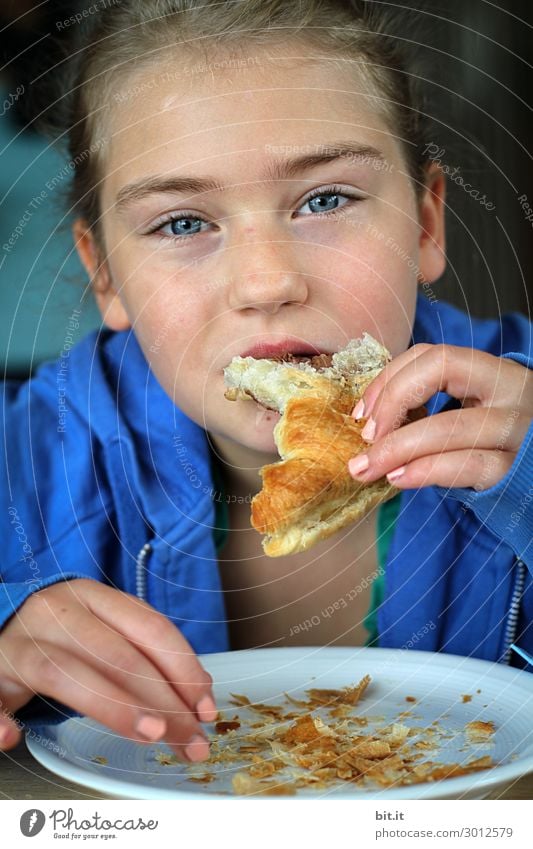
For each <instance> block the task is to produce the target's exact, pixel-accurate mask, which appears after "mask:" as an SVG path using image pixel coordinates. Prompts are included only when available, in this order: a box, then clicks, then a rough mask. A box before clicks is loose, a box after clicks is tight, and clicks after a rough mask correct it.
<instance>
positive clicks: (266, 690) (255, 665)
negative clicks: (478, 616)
mask: <svg viewBox="0 0 533 849" xmlns="http://www.w3.org/2000/svg"><path fill="white" fill-rule="evenodd" d="M202 663H203V665H204V666H205V668H206V669H207V670H208V671H209V672H210V673H211V674H212V676H213V678H214V680H215V685H214V691H215V696H216V698H217V705H218V707H219V709H222V710H223V709H225V708H229V707H230V705H229V702H228V699H229V698H230V696H229V693H231V692H233V693H243V694H245V695H247V696H248V697H249V698H250V699H251V700H252V701H260V702H271V703H272V704H283V702H284V695H283V694H284V692H287V693H289V694H290V695H291V696H293V697H295V698H305V696H304V690H305V689H307V688H309V687H328V688H337V687H345V686H347V685H353V684H356V683H357V682H358V681H359V680H360V679H361V678H362V677H363V675H365V674H367V673H369V674H370V675H371V677H372V684H371V686H370V687H369V688H368V690H367V691H366V693H365V696H364V698H363V699H362V701H361V702H360V703H359V705H358V708H359V709H360V710H359V711H358V712H359V713H361V714H362V715H365V714H367V715H374V716H375V715H380V716H382V717H384V718H385V720H386V721H392V720H393V719H397V716H398V713H399V712H400V711H405V710H409V709H410V710H412V711H413V715H412V716H410V717H406V718H405V719H402V720H401V722H403V723H405V724H406V725H416V726H424V727H427V726H429V725H431V723H432V722H433V721H434V720H439V721H440V724H441V726H442V727H443V728H445V729H446V730H447V731H448V730H450V731H456V732H457V734H455V735H453V737H452V738H451V739H447V740H444V741H443V743H442V746H441V748H440V749H439V752H438V753H436V752H435V751H428V753H427V755H428V759H431V760H435V761H442V762H444V763H451V762H463V761H465V760H470V759H472V758H474V757H478V756H479V757H481V756H482V755H485V754H490V755H491V756H492V758H493V760H494V762H495V763H497V764H498V766H497V767H495V768H492V769H489V770H484V771H483V772H478V773H473V774H470V775H466V776H461V777H459V778H451V779H446V780H443V781H437V782H432V783H427V784H416V785H411V786H407V787H398V788H389V789H384V790H382V791H372V792H369V791H365V790H361V789H359V788H357V787H348V789H347V785H346V784H343V785H341V787H340V789H338V790H337V789H335V790H331V789H328V791H327V793H324V791H322V792H320V791H316V790H312V789H307V788H306V789H305V790H300V791H298V795H297V796H296V797H294V796H292V797H287V798H288V799H292V800H294V799H295V798H296V799H297V798H307V799H309V798H310V797H311V798H315V799H316V798H319V797H324V796H326V795H327V796H328V797H334V798H336V799H340V798H352V799H353V798H357V797H358V798H365V799H383V800H386V799H421V798H423V799H448V798H470V799H479V798H483V797H484V796H486V795H487V794H489V793H491V792H493V791H495V790H500V789H502V788H503V787H505V786H507V785H509V784H511V783H512V782H513V781H515V780H517V779H518V778H520V777H521V776H522V775H524V774H525V773H527V772H530V771H533V723H532V717H533V675H532V674H531V673H529V672H524V671H521V670H517V669H513V668H509V667H507V666H502V665H501V664H497V663H490V662H488V661H483V660H472V659H469V658H464V657H459V656H456V655H446V654H433V653H431V652H420V651H407V650H405V649H404V650H402V649H378V648H370V649H369V648H353V649H352V648H335V647H331V648H327V647H318V648H314V647H309V648H307V647H306V648H285V649H283V648H278V649H255V650H249V651H239V652H228V653H223V654H210V655H204V656H203V657H202ZM477 690H480V691H481V692H480V693H477V692H476V691H477ZM463 694H470V695H472V700H471V701H470V702H466V703H464V702H463V700H462V695H463ZM407 695H409V696H414V697H415V698H416V700H417V701H416V703H412V704H410V703H407V702H406V701H405V697H406V696H407ZM235 710H238V712H239V714H240V715H241V716H243V715H244V714H245V713H246V710H245V709H241V708H238V709H235ZM472 720H484V721H489V720H491V721H493V722H494V723H495V726H496V733H495V734H494V736H493V743H492V744H488V745H486V744H476V745H470V746H469V747H468V750H467V751H465V750H464V747H465V737H464V734H463V733H462V729H463V728H464V725H465V723H467V722H470V721H472ZM41 735H43V736H45V737H46V740H44V739H43V741H42V742H36V741H35V738H32V737H28V738H27V739H26V745H27V746H28V748H29V750H30V752H31V753H32V755H33V756H34V757H35V758H36V759H37V760H38V761H39V762H40V763H41V764H43V766H45V767H47V768H48V769H50V770H51V771H52V772H55V773H57V775H60V776H62V777H63V778H66V779H69V780H70V781H75V782H77V783H79V784H82V785H84V786H86V787H91V788H93V789H94V790H98V791H100V792H101V793H106V794H108V795H110V796H113V797H115V798H125V799H176V798H187V799H191V798H204V799H206V798H217V797H218V798H220V797H221V796H223V798H226V799H228V798H236V797H234V796H231V797H230V796H228V794H229V793H231V778H232V776H233V775H234V773H235V772H236V771H238V770H239V769H242V767H237V766H234V765H232V766H231V768H228V767H226V768H225V769H222V767H221V766H219V767H217V768H218V769H220V770H221V771H220V777H218V776H217V779H216V780H215V781H213V782H211V783H210V784H198V783H195V782H191V781H189V780H188V778H187V775H188V773H187V771H186V769H184V767H182V766H181V765H179V764H172V765H170V766H162V765H160V764H159V762H158V761H157V760H156V757H155V756H156V754H157V753H158V752H164V753H169V752H170V750H169V749H168V748H167V747H166V746H165V745H159V744H156V745H154V746H143V745H139V744H137V743H134V742H132V741H131V740H128V739H125V738H122V737H118V736H117V735H116V734H114V733H113V732H111V731H110V730H109V729H107V728H105V727H103V726H101V725H99V724H98V723H96V722H94V721H92V720H90V719H87V718H81V719H76V718H74V719H69V720H67V721H66V722H63V723H61V724H60V725H55V726H47V727H46V729H42V730H41ZM51 742H52V743H55V744H57V746H58V747H59V749H60V750H64V752H66V754H64V753H63V752H61V753H60V754H56V753H54V752H53V751H51V750H50V745H51ZM461 749H463V751H461ZM95 756H101V757H103V758H105V759H106V763H105V764H98V763H95V762H94V761H93V760H92V759H93V758H94V757H95ZM197 767H198V770H197V771H198V772H203V771H205V770H204V766H203V765H202V764H198V765H197ZM195 769H196V768H195ZM239 798H240V797H239Z"/></svg>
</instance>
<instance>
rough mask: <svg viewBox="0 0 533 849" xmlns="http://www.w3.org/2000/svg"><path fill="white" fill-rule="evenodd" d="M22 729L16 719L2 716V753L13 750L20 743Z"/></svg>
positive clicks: (0, 729)
mask: <svg viewBox="0 0 533 849" xmlns="http://www.w3.org/2000/svg"><path fill="white" fill-rule="evenodd" d="M20 737H21V734H20V729H19V726H18V725H17V723H16V721H15V719H14V717H12V716H9V715H8V714H5V713H2V714H0V751H6V750H7V749H12V748H13V747H14V746H16V745H17V744H18V743H20Z"/></svg>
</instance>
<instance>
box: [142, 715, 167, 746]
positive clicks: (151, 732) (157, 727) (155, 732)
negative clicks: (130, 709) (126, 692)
mask: <svg viewBox="0 0 533 849" xmlns="http://www.w3.org/2000/svg"><path fill="white" fill-rule="evenodd" d="M166 727H167V724H166V722H165V720H164V719H162V718H161V717H159V716H148V714H144V716H141V717H140V718H139V719H138V720H137V724H136V726H135V730H136V731H137V733H138V734H140V735H141V737H144V738H145V740H150V742H151V743H155V742H156V741H157V740H161V738H162V736H163V734H164V733H165V730H166Z"/></svg>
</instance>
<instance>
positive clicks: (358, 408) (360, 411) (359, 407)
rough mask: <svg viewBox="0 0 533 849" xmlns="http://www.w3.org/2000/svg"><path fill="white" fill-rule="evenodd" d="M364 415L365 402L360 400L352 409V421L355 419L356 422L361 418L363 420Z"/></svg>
mask: <svg viewBox="0 0 533 849" xmlns="http://www.w3.org/2000/svg"><path fill="white" fill-rule="evenodd" d="M364 414H365V402H364V401H363V399H362V398H361V399H360V400H359V401H358V402H357V404H356V405H355V407H354V408H353V411H352V416H353V417H354V419H355V420H356V421H359V419H362V418H363V416H364Z"/></svg>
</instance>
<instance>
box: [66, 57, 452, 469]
mask: <svg viewBox="0 0 533 849" xmlns="http://www.w3.org/2000/svg"><path fill="white" fill-rule="evenodd" d="M287 52H293V53H295V54H296V55H298V56H299V54H301V53H303V51H302V50H301V49H299V50H297V51H287ZM271 55H272V54H271ZM372 95H375V91H372V90H369V88H368V86H365V83H364V82H363V79H362V78H361V77H360V76H359V74H358V72H357V71H356V70H354V66H353V65H352V66H351V65H350V63H345V64H344V66H343V67H339V66H335V64H334V63H332V62H328V61H327V60H326V59H318V60H317V59H315V58H314V57H313V56H312V55H311V54H309V55H308V58H307V57H303V58H298V59H295V60H292V61H287V60H283V59H274V58H270V59H269V58H268V57H267V54H266V51H263V52H260V51H258V50H254V55H253V56H248V57H246V58H240V59H226V60H225V61H224V60H222V61H220V62H218V63H213V66H212V67H209V68H205V67H204V68H202V67H201V66H200V65H193V64H191V65H184V64H183V63H177V62H176V63H175V64H172V65H169V66H165V67H159V68H157V69H155V70H150V69H146V68H144V70H141V71H140V72H139V73H138V74H137V75H136V76H134V77H130V78H129V79H128V81H127V83H124V84H123V85H122V87H121V88H119V89H117V91H116V92H115V95H114V103H113V107H112V122H111V127H110V141H109V144H108V147H107V150H106V154H105V171H106V176H105V179H104V183H103V189H102V210H103V219H102V232H103V237H104V242H105V255H106V263H105V265H104V268H103V269H102V270H101V271H100V272H99V275H98V280H97V283H96V293H97V300H98V303H99V306H100V309H101V311H102V315H103V317H104V319H105V320H106V322H107V323H108V324H109V325H110V326H111V327H113V328H115V329H123V328H126V327H128V326H130V325H131V326H132V327H133V329H134V331H135V333H136V335H137V337H138V340H139V342H140V345H141V347H142V349H143V351H144V354H145V356H146V358H147V360H148V361H149V362H150V364H151V367H152V369H153V371H154V373H155V375H156V377H157V378H158V380H159V382H160V383H161V385H162V386H163V388H164V389H165V391H166V392H167V393H168V394H169V395H170V397H171V398H173V400H174V402H175V403H176V405H177V406H178V407H179V408H180V409H182V410H183V411H184V412H185V413H186V414H187V415H188V416H189V417H190V418H192V419H193V420H194V421H196V422H197V423H198V424H200V425H201V426H202V427H204V428H205V429H206V430H208V431H210V432H212V433H214V434H218V435H220V436H221V437H222V438H224V437H225V438H229V439H230V440H235V441H236V442H238V443H240V444H241V445H244V446H247V447H248V448H251V449H255V450H258V451H261V452H267V453H274V452H275V450H276V449H275V445H274V441H273V437H272V430H273V425H274V424H275V422H276V421H277V419H278V416H277V415H276V414H265V413H263V414H258V409H257V407H256V405H255V404H253V403H250V402H246V401H239V402H230V401H227V400H226V399H225V398H224V380H223V368H224V366H226V365H227V364H228V363H229V361H230V360H231V358H232V357H234V356H236V355H242V354H245V353H247V352H250V350H251V349H252V350H253V349H254V348H255V351H253V353H255V355H256V356H261V355H263V356H265V355H268V354H269V353H272V352H273V351H274V350H275V349H277V348H278V347H279V349H280V350H281V351H286V350H291V351H293V352H295V353H298V352H300V353H302V352H305V351H306V350H307V351H309V350H316V351H326V352H334V351H337V350H338V349H339V348H341V347H343V346H344V345H345V344H346V342H347V341H348V340H349V339H351V338H354V337H357V336H360V335H361V334H362V333H363V331H368V332H369V333H371V334H372V335H373V336H375V337H376V338H377V339H379V340H380V341H382V342H383V343H384V344H385V345H386V346H387V347H388V348H389V350H390V351H391V352H392V354H393V355H396V354H398V353H400V352H401V351H403V350H405V348H406V347H407V346H408V344H409V339H410V333H411V328H412V324H413V317H414V311H415V299H416V289H417V279H422V278H423V279H425V280H433V279H435V278H436V277H437V276H439V275H440V273H441V272H442V270H443V265H444V260H443V259H442V251H441V249H440V247H439V245H438V243H439V242H440V243H441V247H442V240H441V232H442V220H441V219H442V208H441V207H442V203H441V201H440V200H439V192H435V188H434V193H432V194H430V193H429V192H428V193H427V196H426V198H425V199H424V200H423V201H422V204H421V206H417V203H416V199H415V193H414V188H413V185H412V182H411V180H410V178H409V176H408V175H407V173H406V163H405V160H404V157H403V154H402V149H401V147H400V144H399V142H398V141H397V140H396V139H395V137H394V135H392V134H391V132H390V130H389V129H388V127H387V125H386V122H385V121H384V119H383V117H381V115H380V113H379V111H378V110H377V109H376V100H375V98H374V97H373V96H372ZM80 235H81V229H79V230H78V237H79V236H80ZM90 241H91V236H90V235H89V234H86V235H85V236H84V237H82V238H81V239H80V243H79V244H80V253H81V255H82V258H83V259H84V261H85V262H86V264H87V263H88V264H89V265H90V263H91V260H90V259H89V258H88V257H89V256H90V255H91V250H90V245H89V242H90ZM92 256H93V257H94V251H93V253H92ZM262 344H263V345H265V346H267V347H266V348H263V349H261V348H258V347H257V346H260V345H262ZM268 346H274V348H273V349H269V348H268Z"/></svg>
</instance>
